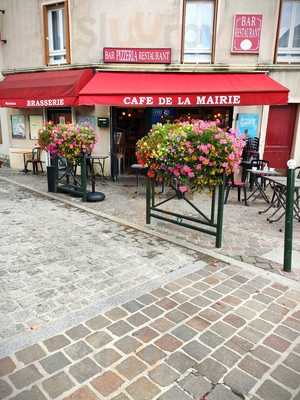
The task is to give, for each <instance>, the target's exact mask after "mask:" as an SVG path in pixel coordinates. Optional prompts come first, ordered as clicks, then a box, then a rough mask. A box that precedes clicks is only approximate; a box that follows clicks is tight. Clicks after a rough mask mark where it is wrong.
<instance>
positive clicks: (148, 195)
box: [146, 177, 152, 224]
mask: <svg viewBox="0 0 300 400" xmlns="http://www.w3.org/2000/svg"><path fill="white" fill-rule="evenodd" d="M151 186H152V182H151V179H150V178H148V177H147V178H146V224H150V222H151V218H150V202H151Z"/></svg>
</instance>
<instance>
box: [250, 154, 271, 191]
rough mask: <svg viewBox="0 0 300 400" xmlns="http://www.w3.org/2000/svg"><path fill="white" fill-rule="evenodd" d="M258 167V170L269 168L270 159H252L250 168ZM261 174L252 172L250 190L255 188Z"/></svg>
mask: <svg viewBox="0 0 300 400" xmlns="http://www.w3.org/2000/svg"><path fill="white" fill-rule="evenodd" d="M252 168H256V169H257V170H258V171H263V170H264V169H265V168H269V161H268V160H259V159H257V160H252V161H251V164H250V169H252ZM259 178H260V177H259V176H257V175H256V176H253V174H250V182H249V184H250V190H251V191H252V190H253V186H254V183H255V180H256V179H259Z"/></svg>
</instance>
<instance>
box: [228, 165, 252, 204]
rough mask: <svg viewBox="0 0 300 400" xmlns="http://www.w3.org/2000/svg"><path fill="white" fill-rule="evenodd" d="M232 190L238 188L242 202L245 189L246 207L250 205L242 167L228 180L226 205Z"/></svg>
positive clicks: (239, 198) (239, 199)
mask: <svg viewBox="0 0 300 400" xmlns="http://www.w3.org/2000/svg"><path fill="white" fill-rule="evenodd" d="M232 188H237V190H238V201H241V190H242V189H243V193H244V199H243V201H244V202H245V206H247V205H248V203H247V186H246V182H245V180H244V179H243V173H242V168H241V167H239V169H238V170H237V171H235V172H234V173H233V174H231V175H230V176H229V177H228V178H227V182H226V191H225V201H224V204H227V200H228V196H229V192H230V190H231V189H232Z"/></svg>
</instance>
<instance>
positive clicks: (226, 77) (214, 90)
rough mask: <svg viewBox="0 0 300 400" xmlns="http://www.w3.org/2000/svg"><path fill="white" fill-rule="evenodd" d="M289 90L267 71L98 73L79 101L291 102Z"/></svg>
mask: <svg viewBox="0 0 300 400" xmlns="http://www.w3.org/2000/svg"><path fill="white" fill-rule="evenodd" d="M288 91H289V90H288V89H287V88H286V87H284V86H282V85H280V84H279V83H277V82H276V81H274V80H273V79H271V78H270V77H269V76H267V75H265V74H264V73H249V74H248V73H245V74H231V73H224V74H214V73H210V74H202V73H155V72H152V73H150V72H149V73H147V72H146V73H144V72H143V73H141V72H97V73H96V74H95V76H94V77H93V78H92V79H91V80H90V81H89V83H88V84H87V85H86V86H85V87H84V88H83V89H82V90H81V91H80V97H79V104H81V105H92V104H105V105H114V106H123V107H124V106H125V107H126V106H127V107H128V106H136V107H171V106H184V107H187V106H199V105H256V104H287V102H288Z"/></svg>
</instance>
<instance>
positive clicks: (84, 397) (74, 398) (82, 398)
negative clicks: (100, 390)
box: [64, 386, 97, 400]
mask: <svg viewBox="0 0 300 400" xmlns="http://www.w3.org/2000/svg"><path fill="white" fill-rule="evenodd" d="M64 400H97V397H96V395H95V393H93V392H92V391H91V389H89V388H88V387H87V386H83V387H81V388H80V389H77V390H76V391H75V392H73V393H72V394H71V395H70V396H68V397H65V398H64Z"/></svg>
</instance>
